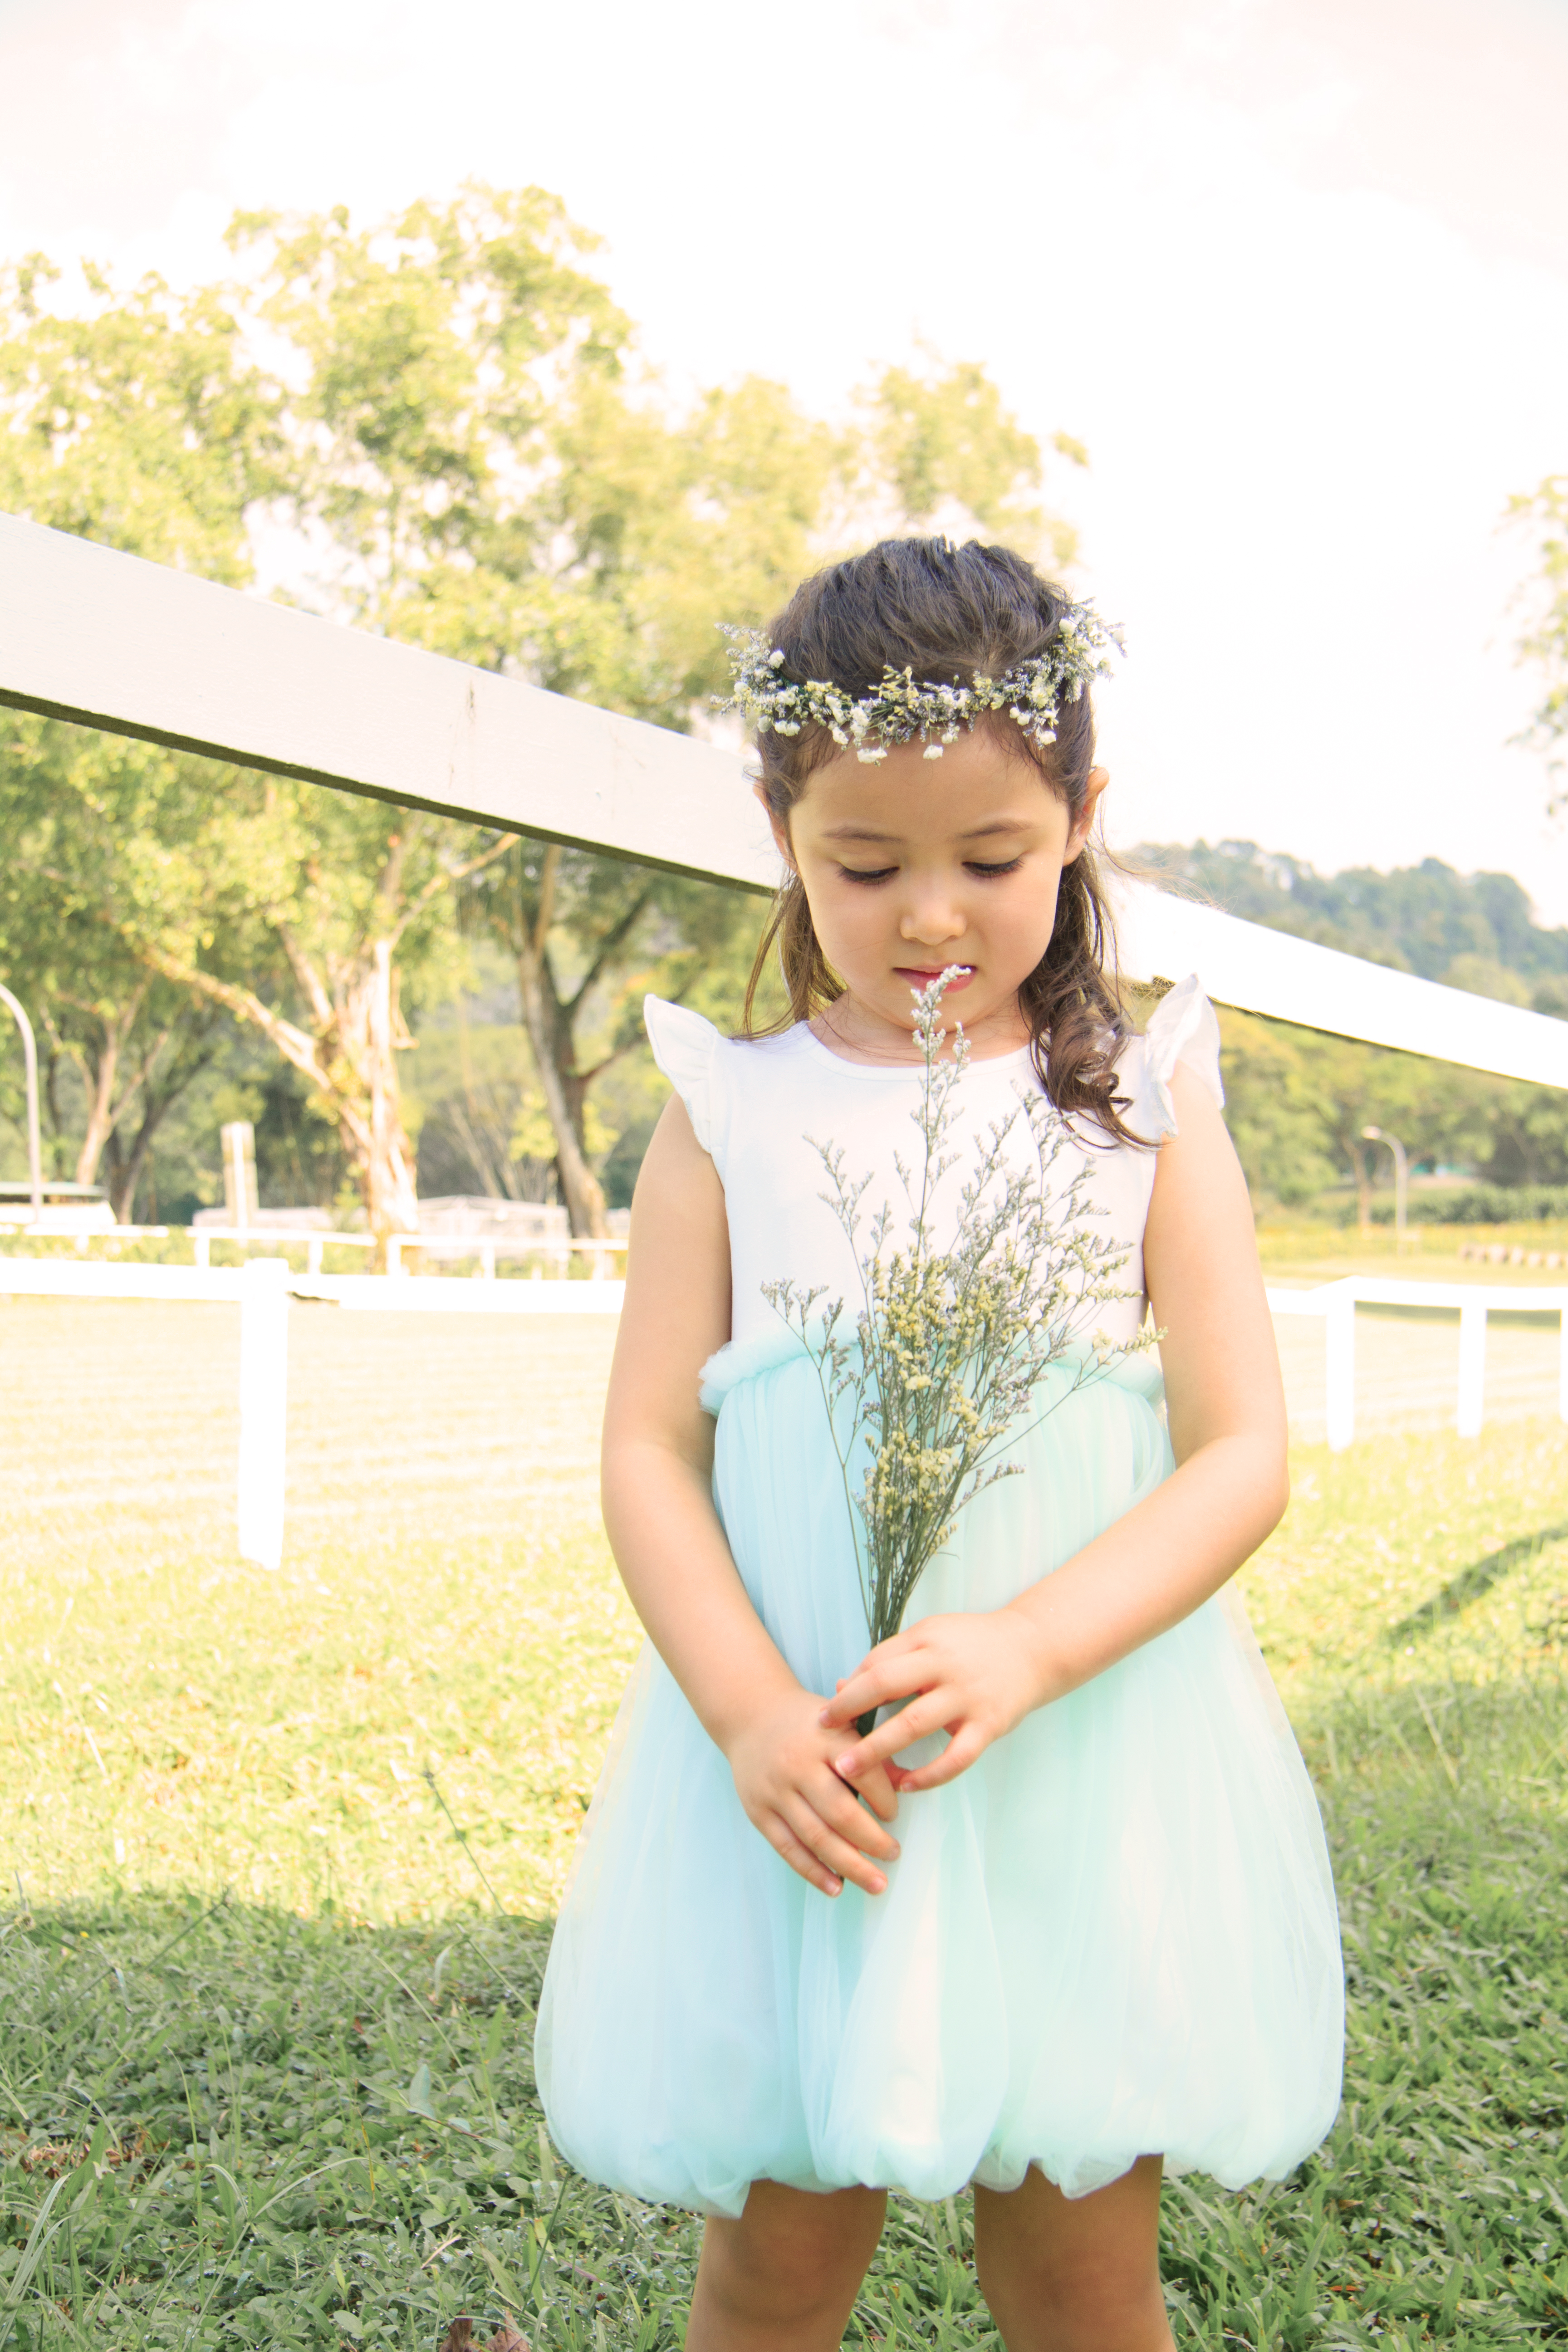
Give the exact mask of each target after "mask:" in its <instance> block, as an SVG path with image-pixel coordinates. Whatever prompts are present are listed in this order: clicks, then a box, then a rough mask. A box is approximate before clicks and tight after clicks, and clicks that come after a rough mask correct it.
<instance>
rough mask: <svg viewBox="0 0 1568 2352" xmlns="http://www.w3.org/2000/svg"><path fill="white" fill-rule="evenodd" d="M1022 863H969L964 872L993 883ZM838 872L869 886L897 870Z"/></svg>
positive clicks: (852, 868) (846, 868)
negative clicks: (993, 864)
mask: <svg viewBox="0 0 1568 2352" xmlns="http://www.w3.org/2000/svg"><path fill="white" fill-rule="evenodd" d="M1023 862H1024V861H1023V859H1022V858H1021V857H1009V858H1007V859H1006V860H1005V862H1003V863H1002V864H1000V865H995V866H981V865H977V864H975V863H974V862H973V861H970V862H969V863H968V865H967V866H966V869H965V870H966V871H967V872H968V873H971V874H973V876H974V877H975V878H976V879H977V880H978V881H981V882H994V881H996V880H998V879H999V878H1000V877H1002V876H1003V875H1004V874H1016V872H1017V870H1018V868H1019V866H1021V865H1022V864H1023ZM838 870H839V872H840V873H841V874H842V875H843V877H844V879H845V880H846V881H847V882H861V883H865V884H866V885H868V886H869V885H870V884H872V883H876V882H886V881H887V879H888V877H889V875H893V874H896V873H897V872H898V870H899V869H898V867H897V866H875V867H870V868H867V867H863V866H840V867H839V869H838Z"/></svg>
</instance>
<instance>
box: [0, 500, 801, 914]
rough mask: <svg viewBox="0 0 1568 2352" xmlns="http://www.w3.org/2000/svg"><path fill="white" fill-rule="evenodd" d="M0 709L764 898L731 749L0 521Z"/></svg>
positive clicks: (759, 856)
mask: <svg viewBox="0 0 1568 2352" xmlns="http://www.w3.org/2000/svg"><path fill="white" fill-rule="evenodd" d="M0 702H8V703H10V704H12V705H13V706H14V707H16V709H24V710H38V711H42V712H44V713H45V714H46V715H47V717H49V718H52V719H72V720H75V721H76V722H77V723H78V724H79V725H81V726H84V727H100V728H108V729H110V730H112V731H113V732H115V733H117V734H121V735H135V736H139V737H141V738H142V739H143V740H147V741H150V742H154V743H167V744H170V745H172V746H173V747H174V749H176V750H179V751H199V752H202V753H205V755H207V756H208V757H210V758H212V759H216V760H228V761H234V762H235V763H236V764H237V765H238V766H240V767H247V768H260V769H264V770H267V771H268V772H270V773H272V774H274V775H279V776H300V777H303V778H304V779H305V780H306V781H307V782H310V783H315V784H331V785H335V786H337V787H339V788H340V789H341V790H342V791H344V792H351V793H369V794H371V795H372V796H373V797H374V798H375V799H378V800H387V801H395V802H397V803H399V805H400V806H404V807H410V808H425V809H433V810H434V811H436V812H437V814H440V815H450V816H457V817H467V818H470V819H472V820H474V821H475V822H476V823H478V824H494V825H501V826H504V827H507V828H510V829H515V830H516V831H517V832H520V833H531V834H538V835H542V837H543V838H544V839H545V840H547V841H561V842H570V843H580V844H583V845H586V846H588V847H591V848H595V849H604V850H608V851H609V852H611V853H612V854H613V855H614V856H618V857H627V858H635V859H636V860H637V861H638V863H640V864H647V865H649V866H664V867H666V868H668V869H669V870H670V871H672V872H675V873H679V874H694V875H702V876H712V877H716V878H717V879H719V880H721V881H724V882H735V883H739V884H740V885H741V886H742V887H743V888H746V889H751V890H771V889H772V888H773V885H774V882H775V881H776V879H777V874H778V857H777V855H776V853H775V851H774V849H773V843H772V841H771V840H770V838H769V836H768V832H767V828H766V826H765V825H764V824H763V820H762V816H761V814H760V812H759V811H758V809H757V806H756V803H755V802H754V801H753V800H752V796H751V794H750V793H749V792H748V791H747V790H746V788H745V784H744V782H743V780H742V775H741V770H740V762H739V761H738V760H737V758H736V757H735V754H734V753H733V752H731V751H720V750H719V749H717V747H716V746H714V745H713V744H710V743H699V742H696V741H694V740H692V739H691V738H690V737H689V736H686V735H676V734H674V733H672V732H671V731H670V730H669V729H668V728H665V727H650V726H648V725H647V723H646V721H644V720H642V719H623V718H621V717H619V716H618V715H617V714H616V712H614V711H611V710H600V709H595V707H594V706H593V705H592V704H590V703H586V702H574V701H573V700H572V699H571V698H569V697H568V696H566V695H563V694H546V693H545V692H544V691H543V689H542V688H540V687H536V686H525V685H524V684H522V682H521V680H520V679H517V678H510V677H498V676H497V675H496V673H495V672H494V671H493V670H483V669H474V668H472V667H469V665H468V663H467V662H458V661H449V660H447V659H446V658H445V657H444V656H441V655H439V654H428V653H423V652H421V651H420V650H419V648H418V647H417V646H403V645H398V644H395V642H394V641H393V639H391V638H390V637H376V636H371V635H368V634H367V633H366V632H365V631H363V630H361V629H345V628H341V627H339V626H338V625H336V624H335V623H333V622H331V621H321V620H317V619H315V618H314V617H313V616H312V615H311V614H308V613H298V612H294V611H292V610H291V609H290V608H289V606H288V605H285V604H268V603H266V602H264V601H263V600H262V599H261V598H260V597H258V596H246V595H242V594H240V593H238V592H237V590H235V589H232V588H220V587H218V586H216V584H215V583H213V582H212V581H210V580H199V579H196V578H195V577H194V575H193V574H191V573H190V572H175V571H172V570H171V569H169V568H168V567H167V566H166V565H163V564H161V563H147V562H142V559H141V558H140V557H138V556H133V555H121V554H120V553H118V552H117V551H115V550H114V549H112V548H107V547H99V546H97V545H96V544H94V543H93V542H92V541H89V540H84V539H74V538H72V537H71V536H70V535H69V534H68V533H67V532H65V531H58V530H46V529H44V528H43V526H42V525H41V524H38V523H32V522H24V521H21V520H19V519H18V518H17V517H16V516H14V515H0Z"/></svg>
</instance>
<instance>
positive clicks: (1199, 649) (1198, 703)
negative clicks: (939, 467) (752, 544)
mask: <svg viewBox="0 0 1568 2352" xmlns="http://www.w3.org/2000/svg"><path fill="white" fill-rule="evenodd" d="M0 102H3V120H4V123H5V132H4V140H3V142H0V253H4V254H8V255H16V254H18V253H20V252H23V251H26V250H27V249H29V248H34V247H40V248H42V249H43V250H45V251H47V252H48V253H50V254H51V255H52V256H54V257H57V258H61V259H64V258H66V257H70V256H73V255H75V254H77V253H79V252H85V253H87V254H89V255H90V256H92V257H95V258H98V259H100V260H103V261H106V262H108V263H110V265H111V266H112V267H113V268H115V269H116V270H117V271H120V272H124V273H132V272H135V271H138V270H140V269H142V268H161V269H163V271H164V272H165V273H166V274H167V275H169V276H171V277H172V278H175V279H185V278H192V277H195V276H198V275H200V274H203V273H205V272H207V271H212V270H216V269H217V268H221V267H222V266H223V261H224V256H223V253H222V247H221V243H220V239H221V233H222V230H223V227H224V225H225V223H226V220H227V218H228V215H229V214H230V212H231V211H232V210H233V209H234V208H235V207H236V206H237V205H280V206H284V207H302V206H320V205H329V204H335V203H340V202H342V203H347V204H348V205H350V206H351V207H352V208H353V211H354V213H355V215H358V216H361V217H369V216H374V215H377V214H379V213H381V212H383V211H384V210H386V209H389V208H391V207H392V206H394V205H398V204H400V203H402V202H404V201H405V200H406V199H408V198H410V197H413V196H416V195H419V194H443V193H446V192H447V191H448V190H450V189H451V188H453V187H454V186H455V185H456V184H458V182H459V181H461V180H462V179H463V178H465V177H466V176H469V175H479V176H481V177H484V178H487V179H489V180H491V181H493V182H494V183H496V184H500V185H505V184H520V183H523V182H530V181H531V182H537V183H539V184H542V185H544V186H546V187H548V188H551V189H552V190H554V191H556V192H557V193H558V194H561V195H562V196H563V198H564V199H565V201H566V203H567V205H568V207H569V208H570V210H571V211H572V212H573V213H574V215H575V216H576V217H577V219H578V220H579V221H581V222H582V223H583V224H584V226H588V227H590V228H592V229H595V230H596V231H597V232H598V233H599V234H600V235H601V236H602V237H603V238H604V239H605V245H604V248H603V251H602V253H601V255H600V265H601V267H602V269H603V272H604V274H605V277H606V278H607V279H608V281H609V283H610V285H611V286H612V288H613V289H614V291H615V292H616V296H617V297H618V299H620V300H621V301H622V303H623V304H624V305H625V306H626V309H627V310H629V311H630V312H631V314H632V315H633V317H634V318H636V319H637V320H638V321H639V322H640V324H641V327H642V330H643V339H644V346H645V349H646V350H647V352H648V353H649V354H650V355H651V356H652V357H653V358H654V359H655V360H656V361H657V362H658V363H659V364H660V365H661V366H663V367H664V368H665V369H666V370H667V371H668V373H669V375H670V377H671V379H672V380H673V381H674V382H675V383H677V384H683V383H699V382H705V381H714V380H721V379H725V378H730V377H733V376H736V375H739V374H742V373H745V372H747V371H751V370H760V371H763V372H764V373H769V374H772V375H775V376H779V377H782V378H784V379H785V380H787V381H788V382H789V383H791V384H792V385H793V386H794V387H795V390H796V392H797V393H798V394H799V395H800V396H801V397H802V398H803V399H804V400H805V401H807V402H808V403H810V404H814V405H816V406H818V407H821V408H824V409H834V408H837V407H840V406H841V405H842V404H843V403H844V402H845V400H846V398H847V394H848V393H849V391H850V389H851V388H852V386H853V385H854V384H855V383H857V382H858V380H860V379H861V378H862V377H864V376H865V375H866V374H867V373H868V371H869V370H870V369H871V368H872V367H874V366H876V365H878V364H879V363H880V362H885V361H887V360H889V359H900V358H905V357H907V356H909V355H910V352H911V349H912V348H913V347H914V345H915V344H916V342H917V341H924V342H926V343H928V344H930V345H932V346H934V347H935V348H936V349H938V350H939V351H940V352H942V353H943V354H944V355H946V356H947V357H949V358H953V359H957V358H963V359H981V360H984V362H986V363H987V365H988V366H989V367H990V368H991V370H992V372H993V373H994V375H995V376H996V378H997V379H998V381H999V382H1000V383H1001V384H1002V386H1003V389H1004V392H1005V395H1006V397H1007V399H1008V401H1009V402H1010V403H1011V404H1012V405H1013V406H1014V407H1015V408H1016V411H1017V413H1018V414H1019V415H1020V416H1021V418H1022V419H1023V421H1024V422H1025V423H1026V425H1029V426H1030V427H1031V428H1032V429H1034V430H1035V431H1037V432H1038V433H1039V434H1040V435H1041V436H1048V435H1049V434H1050V433H1051V432H1053V431H1054V430H1055V429H1057V428H1058V426H1065V427H1066V428H1067V429H1068V431H1070V432H1072V433H1074V434H1076V435H1078V436H1080V437H1081V438H1082V439H1083V440H1084V441H1085V442H1086V443H1087V444H1088V446H1089V455H1090V459H1091V472H1090V474H1089V476H1088V477H1087V478H1079V477H1073V476H1070V475H1066V474H1064V477H1063V478H1062V479H1061V480H1060V482H1059V486H1058V487H1059V488H1060V491H1061V494H1062V497H1063V499H1064V502H1065V503H1066V504H1067V505H1068V509H1069V510H1070V511H1071V512H1072V513H1073V514H1074V515H1075V517H1076V519H1077V520H1079V524H1080V527H1081V530H1082V533H1083V542H1084V557H1085V564H1084V572H1083V584H1085V585H1087V586H1088V587H1089V588H1091V589H1092V590H1093V591H1094V593H1096V594H1097V595H1098V597H1099V599H1100V604H1101V605H1102V608H1103V609H1104V610H1105V611H1106V612H1107V613H1108V614H1110V615H1112V616H1113V617H1119V618H1121V619H1122V620H1124V621H1125V622H1126V624H1127V626H1128V631H1129V642H1130V646H1131V659H1130V660H1129V662H1128V664H1127V666H1126V669H1125V672H1124V674H1123V677H1122V678H1121V680H1120V681H1119V683H1118V684H1117V685H1116V686H1115V687H1114V688H1111V689H1110V690H1109V691H1108V692H1107V693H1106V694H1105V696H1104V698H1103V700H1102V709H1103V712H1104V735H1105V749H1106V756H1107V761H1108V764H1109V765H1110V768H1111V770H1112V776H1113V793H1112V797H1111V802H1110V804H1109V812H1108V814H1109V824H1110V832H1111V835H1112V838H1113V839H1114V840H1119V841H1121V842H1124V843H1125V842H1131V841H1133V840H1137V839H1140V838H1154V839H1161V840H1186V839H1191V838H1193V837H1194V835H1199V834H1203V835H1207V836H1208V837H1209V838H1210V839H1211V840H1212V839H1215V838H1219V837H1222V836H1226V835H1240V836H1246V837H1250V838H1253V839H1256V840H1258V841H1260V842H1262V843H1263V844H1264V845H1266V846H1268V847H1270V848H1275V849H1285V850H1290V851H1294V852H1295V853H1296V854H1298V855H1300V856H1305V857H1308V858H1310V859H1311V860H1312V861H1313V862H1314V863H1316V864H1317V865H1318V866H1321V867H1324V868H1332V867H1335V866H1344V865H1350V864H1355V863H1370V864H1374V865H1379V866H1391V865H1404V864H1408V863H1411V862H1413V861H1415V860H1416V859H1418V858H1420V857H1423V856H1439V857H1443V858H1446V859H1447V860H1448V861H1449V862H1450V863H1451V864H1453V865H1455V866H1459V867H1460V868H1462V869H1467V870H1468V869H1470V868H1473V867H1475V866H1501V867H1504V868H1506V869H1508V870H1509V871H1510V872H1512V873H1515V874H1517V875H1518V876H1519V877H1520V878H1521V881H1522V882H1523V883H1524V884H1525V886H1526V887H1527V888H1529V889H1530V891H1531V894H1532V896H1533V897H1534V898H1535V900H1536V903H1537V906H1538V908H1539V910H1540V912H1541V914H1542V917H1543V918H1544V919H1547V920H1551V921H1554V922H1563V921H1568V825H1565V824H1564V823H1563V821H1557V822H1549V821H1548V820H1547V819H1546V817H1545V814H1544V809H1545V802H1546V796H1547V782H1546V776H1545V771H1544V768H1543V766H1542V761H1540V759H1539V758H1538V757H1537V756H1535V755H1534V754H1532V753H1530V752H1527V751H1523V750H1521V749H1519V748H1510V743H1509V738H1510V736H1511V735H1513V734H1515V733H1516V732H1517V731H1518V730H1519V729H1520V728H1521V726H1522V725H1523V724H1524V722H1525V720H1526V718H1527V716H1528V713H1529V710H1530V708H1531V702H1532V701H1533V699H1534V698H1535V697H1536V695H1537V693H1538V691H1539V688H1538V686H1537V684H1536V681H1535V680H1534V679H1533V678H1532V677H1531V674H1530V673H1528V672H1525V671H1521V669H1519V668H1518V667H1516V665H1515V662H1514V658H1513V654H1512V640H1513V638H1514V636H1515V635H1517V633H1518V627H1519V619H1518V615H1517V614H1515V613H1514V612H1513V611H1512V610H1510V599H1511V598H1512V597H1513V596H1514V595H1515V594H1516V593H1517V591H1518V588H1519V586H1520V583H1521V578H1522V576H1523V573H1524V571H1525V569H1526V566H1527V563H1528V555H1529V551H1528V547H1527V545H1526V544H1525V543H1524V542H1523V541H1521V540H1520V539H1519V538H1518V537H1517V536H1516V535H1512V534H1510V533H1509V532H1507V531H1505V530H1503V529H1501V527H1500V526H1501V520H1502V515H1503V510H1504V508H1505V506H1506V503H1507V500H1508V498H1509V496H1510V493H1511V492H1514V491H1517V490H1523V489H1528V488H1531V486H1533V484H1534V483H1535V482H1536V481H1537V480H1538V479H1539V478H1541V477H1542V475H1543V474H1545V473H1547V472H1549V471H1554V470H1562V471H1568V138H1565V137H1564V135H1563V125H1564V123H1568V0H1418V5H1417V0H1076V5H1072V6H1070V7H1069V6H1068V5H1060V0H910V5H903V6H891V5H879V0H793V5H790V6H789V7H788V8H784V7H781V6H777V5H775V6H773V7H772V8H767V7H755V6H753V7H752V8H748V9H739V8H736V7H734V6H732V5H720V0H665V5H662V6H661V7H658V8H650V7H648V6H647V5H637V0H599V5H579V6H577V7H575V8H565V7H562V6H560V5H558V0H552V5H549V6H544V5H540V0H443V5H440V6H439V7H437V6H435V5H431V0H423V5H417V6H416V5H408V0H310V5H306V0H0Z"/></svg>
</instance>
